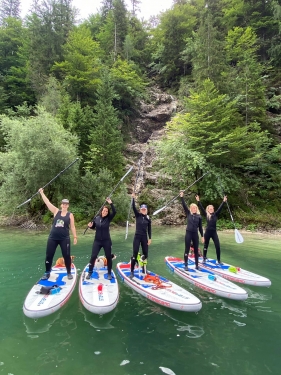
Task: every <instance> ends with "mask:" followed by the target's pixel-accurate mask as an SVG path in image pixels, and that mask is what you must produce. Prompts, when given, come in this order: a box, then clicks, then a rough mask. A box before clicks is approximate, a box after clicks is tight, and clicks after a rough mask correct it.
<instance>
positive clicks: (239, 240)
mask: <svg viewBox="0 0 281 375" xmlns="http://www.w3.org/2000/svg"><path fill="white" fill-rule="evenodd" d="M218 181H219V185H220V187H221V190H222V193H223V195H224V196H225V192H224V189H223V187H222V183H221V179H220V178H219V177H218ZM226 205H227V209H228V212H229V215H230V218H231V220H232V223H233V225H234V228H235V229H234V235H235V241H236V242H237V243H243V242H244V238H243V236H242V234H241V233H240V232H239V230H238V229H237V228H236V225H235V222H234V219H233V216H232V213H231V211H230V207H229V204H228V202H227V201H226Z"/></svg>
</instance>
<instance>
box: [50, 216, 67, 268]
mask: <svg viewBox="0 0 281 375" xmlns="http://www.w3.org/2000/svg"><path fill="white" fill-rule="evenodd" d="M69 226H70V212H67V213H66V215H65V216H62V215H61V211H58V213H57V214H56V216H55V217H54V221H53V225H52V228H51V232H50V235H49V238H48V242H47V250H46V260H45V265H46V273H50V272H51V269H52V263H53V258H54V255H55V252H56V249H57V247H58V245H60V248H61V252H62V256H63V258H64V263H65V267H66V269H67V273H71V258H70V237H69Z"/></svg>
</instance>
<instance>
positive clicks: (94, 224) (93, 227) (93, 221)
mask: <svg viewBox="0 0 281 375" xmlns="http://www.w3.org/2000/svg"><path fill="white" fill-rule="evenodd" d="M92 223H93V226H92V227H91V228H90V229H96V222H95V219H93V220H92Z"/></svg>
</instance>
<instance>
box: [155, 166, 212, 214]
mask: <svg viewBox="0 0 281 375" xmlns="http://www.w3.org/2000/svg"><path fill="white" fill-rule="evenodd" d="M208 173H209V172H206V173H204V174H203V175H202V176H201V177H199V178H198V179H197V180H196V181H194V182H193V183H192V184H191V185H189V186H188V187H187V188H186V189H185V190H182V192H184V191H186V190H188V189H190V188H191V186H193V185H195V184H196V182H198V181H200V180H201V179H202V178H203V177H204V176H206V174H208ZM179 196H180V194H178V195H177V196H176V197H174V198H173V199H171V200H170V201H169V202H168V203H167V204H166V205H165V206H164V207H161V208H159V210H156V211H155V212H153V214H152V215H157V214H159V212H161V211H163V210H164V209H165V208H167V207H168V206H169V205H170V204H171V203H172V202H174V201H175V200H176V199H177V198H178V197H179Z"/></svg>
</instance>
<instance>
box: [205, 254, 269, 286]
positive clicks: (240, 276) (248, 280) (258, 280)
mask: <svg viewBox="0 0 281 375" xmlns="http://www.w3.org/2000/svg"><path fill="white" fill-rule="evenodd" d="M199 263H200V268H202V269H206V270H209V271H212V272H214V273H215V274H217V275H220V276H222V277H223V278H225V279H228V280H231V281H235V282H236V283H241V284H248V285H255V286H270V285H271V281H270V280H269V279H267V278H266V277H263V276H260V275H257V274H255V273H252V272H249V271H246V270H244V269H242V268H240V267H235V266H231V265H230V264H227V263H223V264H222V265H220V264H217V262H216V260H215V259H206V262H205V263H203V258H201V257H200V258H199Z"/></svg>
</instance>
